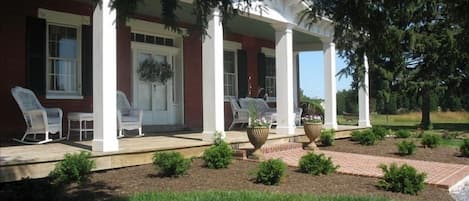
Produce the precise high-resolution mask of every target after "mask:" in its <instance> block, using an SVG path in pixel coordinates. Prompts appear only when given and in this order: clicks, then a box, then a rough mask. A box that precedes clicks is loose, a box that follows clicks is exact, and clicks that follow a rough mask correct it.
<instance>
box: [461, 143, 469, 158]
mask: <svg viewBox="0 0 469 201" xmlns="http://www.w3.org/2000/svg"><path fill="white" fill-rule="evenodd" d="M459 151H460V152H461V155H462V156H464V157H469V139H464V141H463V143H462V145H461V147H459Z"/></svg>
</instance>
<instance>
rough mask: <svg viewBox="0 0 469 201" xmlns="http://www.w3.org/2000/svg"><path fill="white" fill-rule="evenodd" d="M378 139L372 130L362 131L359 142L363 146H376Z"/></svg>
mask: <svg viewBox="0 0 469 201" xmlns="http://www.w3.org/2000/svg"><path fill="white" fill-rule="evenodd" d="M376 140H377V137H376V135H375V134H373V132H371V131H370V130H365V131H362V133H361V134H360V138H359V142H360V144H362V145H374V144H376Z"/></svg>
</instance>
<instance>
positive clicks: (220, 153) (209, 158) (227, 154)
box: [202, 140, 233, 169]
mask: <svg viewBox="0 0 469 201" xmlns="http://www.w3.org/2000/svg"><path fill="white" fill-rule="evenodd" d="M202 159H203V160H204V161H205V165H206V166H207V167H208V168H211V169H220V168H227V167H228V165H230V164H231V161H232V160H233V150H232V149H231V147H230V145H229V144H228V143H226V142H225V141H222V140H219V141H215V144H214V145H212V146H211V147H210V148H208V149H207V150H205V151H204V154H203V156H202Z"/></svg>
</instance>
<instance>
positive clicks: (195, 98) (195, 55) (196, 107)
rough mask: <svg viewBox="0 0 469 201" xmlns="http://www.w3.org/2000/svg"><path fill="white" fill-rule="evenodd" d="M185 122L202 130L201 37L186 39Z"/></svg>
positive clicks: (186, 124) (194, 36)
mask: <svg viewBox="0 0 469 201" xmlns="http://www.w3.org/2000/svg"><path fill="white" fill-rule="evenodd" d="M183 43H184V53H183V54H184V122H185V126H186V127H189V128H191V129H195V130H199V129H201V128H202V122H203V121H202V120H203V119H202V118H203V116H202V41H201V40H200V36H199V35H192V36H188V37H184V41H183Z"/></svg>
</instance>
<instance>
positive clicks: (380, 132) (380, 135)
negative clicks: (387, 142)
mask: <svg viewBox="0 0 469 201" xmlns="http://www.w3.org/2000/svg"><path fill="white" fill-rule="evenodd" d="M371 132H372V133H373V135H375V137H376V139H377V140H383V139H384V138H385V137H386V135H388V133H389V131H388V130H387V129H386V128H383V127H379V126H373V127H372V128H371Z"/></svg>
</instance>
